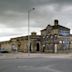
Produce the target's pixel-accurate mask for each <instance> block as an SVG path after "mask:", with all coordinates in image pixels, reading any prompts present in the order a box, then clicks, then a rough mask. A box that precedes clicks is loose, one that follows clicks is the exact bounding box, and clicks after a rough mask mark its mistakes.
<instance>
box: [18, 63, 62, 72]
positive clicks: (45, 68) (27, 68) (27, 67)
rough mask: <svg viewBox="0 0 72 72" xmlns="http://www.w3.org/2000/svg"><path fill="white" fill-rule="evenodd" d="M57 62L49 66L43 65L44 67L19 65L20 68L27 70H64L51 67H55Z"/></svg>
mask: <svg viewBox="0 0 72 72" xmlns="http://www.w3.org/2000/svg"><path fill="white" fill-rule="evenodd" d="M55 65H56V64H52V65H48V66H42V67H36V66H17V68H18V69H24V70H25V69H26V70H46V71H52V72H63V71H60V70H57V69H53V68H51V67H54V66H55Z"/></svg>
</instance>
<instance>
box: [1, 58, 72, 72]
mask: <svg viewBox="0 0 72 72" xmlns="http://www.w3.org/2000/svg"><path fill="white" fill-rule="evenodd" d="M0 72H72V59H63V58H43V57H36V58H25V59H1V60H0Z"/></svg>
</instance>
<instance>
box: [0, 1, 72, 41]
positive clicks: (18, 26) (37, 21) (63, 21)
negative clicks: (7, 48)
mask: <svg viewBox="0 0 72 72" xmlns="http://www.w3.org/2000/svg"><path fill="white" fill-rule="evenodd" d="M32 8H35V10H33V11H31V12H30V32H32V31H36V32H37V33H38V34H40V30H41V29H43V28H45V27H46V26H47V25H48V24H51V25H53V21H54V19H58V20H59V24H60V25H63V26H65V27H68V28H70V29H72V0H0V41H3V40H7V39H9V38H11V37H16V36H23V35H28V10H30V9H32ZM71 33H72V32H71Z"/></svg>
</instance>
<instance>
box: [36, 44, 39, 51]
mask: <svg viewBox="0 0 72 72" xmlns="http://www.w3.org/2000/svg"><path fill="white" fill-rule="evenodd" d="M36 51H39V43H37V50H36Z"/></svg>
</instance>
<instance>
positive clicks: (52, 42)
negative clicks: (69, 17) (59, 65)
mask: <svg viewBox="0 0 72 72" xmlns="http://www.w3.org/2000/svg"><path fill="white" fill-rule="evenodd" d="M41 36H42V45H43V46H42V49H43V52H44V51H45V52H62V51H63V52H64V51H67V52H68V51H69V50H70V42H71V41H70V29H69V28H66V27H64V26H61V25H59V22H58V20H54V25H53V26H51V25H48V26H47V27H46V28H45V29H43V30H41ZM71 38H72V37H71Z"/></svg>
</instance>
